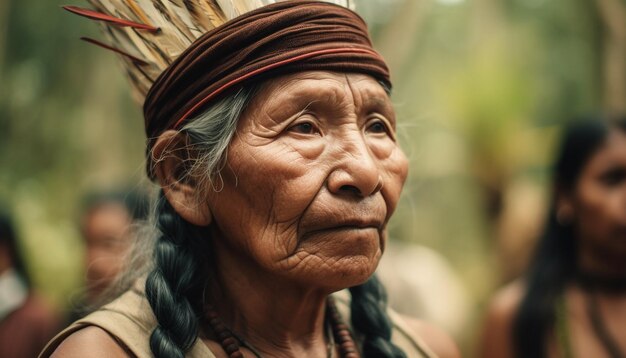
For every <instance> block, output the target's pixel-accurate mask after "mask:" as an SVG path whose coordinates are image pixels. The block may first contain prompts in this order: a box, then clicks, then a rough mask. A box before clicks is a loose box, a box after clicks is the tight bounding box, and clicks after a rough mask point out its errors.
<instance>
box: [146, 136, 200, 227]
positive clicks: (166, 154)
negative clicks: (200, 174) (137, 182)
mask: <svg viewBox="0 0 626 358" xmlns="http://www.w3.org/2000/svg"><path fill="white" fill-rule="evenodd" d="M195 159H196V158H194V151H193V150H192V149H190V148H189V144H188V142H187V136H185V135H184V134H182V133H180V132H178V131H175V130H168V131H165V132H163V133H162V134H161V135H160V136H159V138H158V139H157V141H156V143H155V144H154V147H152V160H153V163H154V173H155V175H156V178H157V180H158V181H159V184H160V185H161V188H162V189H163V193H165V197H166V198H167V200H168V201H169V202H170V204H171V205H172V207H173V208H174V210H176V212H177V213H178V215H180V216H181V217H182V218H183V219H185V220H186V221H188V222H190V223H191V224H193V225H196V226H208V225H209V224H211V221H212V215H211V211H210V210H209V207H208V205H207V204H206V202H204V201H202V200H199V198H200V193H202V190H201V189H202V188H199V187H198V184H199V183H200V181H198V180H197V178H196V177H195V176H194V173H191V172H190V168H191V166H190V165H189V163H191V162H192V161H193V160H195Z"/></svg>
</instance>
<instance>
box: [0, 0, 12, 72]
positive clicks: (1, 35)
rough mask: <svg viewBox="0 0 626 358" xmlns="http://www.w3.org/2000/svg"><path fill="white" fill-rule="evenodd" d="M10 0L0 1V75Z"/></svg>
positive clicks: (2, 65) (5, 43)
mask: <svg viewBox="0 0 626 358" xmlns="http://www.w3.org/2000/svg"><path fill="white" fill-rule="evenodd" d="M10 3H11V1H10V0H1V1H0V74H2V72H3V71H4V70H3V68H4V53H5V51H6V46H7V36H8V32H9V4H10Z"/></svg>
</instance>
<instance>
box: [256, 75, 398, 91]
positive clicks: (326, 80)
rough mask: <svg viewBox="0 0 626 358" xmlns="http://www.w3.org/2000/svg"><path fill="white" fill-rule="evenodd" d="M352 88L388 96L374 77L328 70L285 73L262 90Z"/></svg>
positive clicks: (265, 85) (267, 83) (270, 81)
mask: <svg viewBox="0 0 626 358" xmlns="http://www.w3.org/2000/svg"><path fill="white" fill-rule="evenodd" d="M346 87H349V88H350V89H352V90H353V91H354V90H359V91H368V92H371V93H372V94H379V95H381V96H384V97H387V96H386V92H385V89H384V88H383V86H382V85H380V83H378V82H377V81H376V80H375V79H374V78H372V77H370V76H368V75H365V74H360V73H339V72H327V71H309V72H299V73H294V74H290V75H284V76H280V77H277V78H275V79H272V80H269V81H267V82H266V83H265V84H264V85H263V86H262V87H261V90H262V91H267V92H275V91H285V90H289V91H294V90H296V91H297V90H302V91H307V90H313V91H316V92H318V91H324V90H325V89H329V90H330V89H342V90H343V89H346Z"/></svg>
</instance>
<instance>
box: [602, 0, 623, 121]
mask: <svg viewBox="0 0 626 358" xmlns="http://www.w3.org/2000/svg"><path fill="white" fill-rule="evenodd" d="M595 2H596V6H597V8H598V13H599V15H600V21H601V22H602V25H603V28H604V29H603V30H604V43H603V52H604V53H603V54H602V56H603V61H602V87H603V97H604V99H603V101H604V106H605V108H606V110H607V111H609V113H619V114H624V113H626V5H624V2H623V1H622V0H596V1H595Z"/></svg>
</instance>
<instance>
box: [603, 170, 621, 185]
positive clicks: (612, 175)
mask: <svg viewBox="0 0 626 358" xmlns="http://www.w3.org/2000/svg"><path fill="white" fill-rule="evenodd" d="M601 178H602V179H601V180H602V181H603V182H604V184H606V185H607V186H617V185H620V184H621V183H622V182H624V180H626V169H624V168H614V169H612V170H609V171H608V172H606V173H604V174H603V175H602V177H601Z"/></svg>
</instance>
